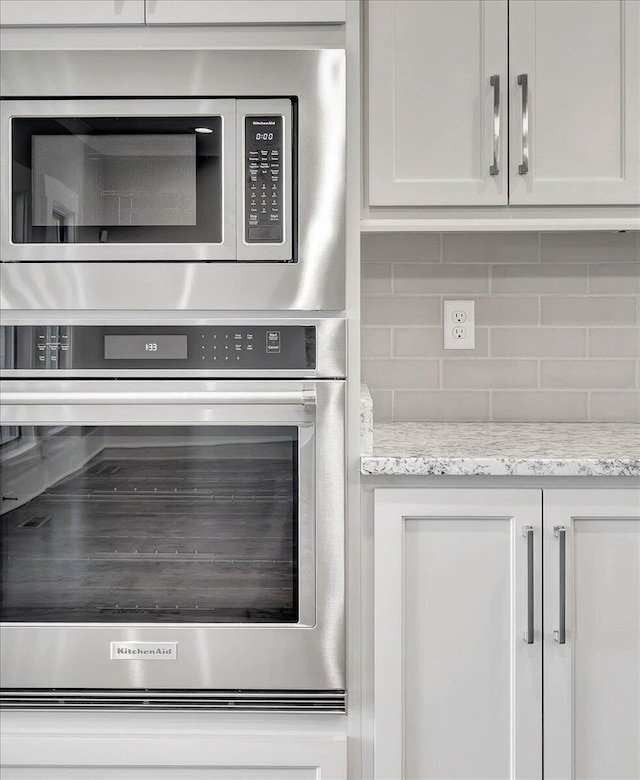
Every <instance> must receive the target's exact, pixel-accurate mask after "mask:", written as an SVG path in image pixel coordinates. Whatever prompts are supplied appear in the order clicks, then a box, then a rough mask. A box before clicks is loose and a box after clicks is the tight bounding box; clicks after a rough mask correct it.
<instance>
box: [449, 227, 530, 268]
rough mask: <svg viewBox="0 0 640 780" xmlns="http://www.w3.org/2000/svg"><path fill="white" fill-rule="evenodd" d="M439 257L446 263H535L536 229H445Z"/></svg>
mask: <svg viewBox="0 0 640 780" xmlns="http://www.w3.org/2000/svg"><path fill="white" fill-rule="evenodd" d="M442 259H443V260H444V262H446V263H535V262H537V261H538V259H539V257H538V234H537V233H445V234H444V235H443V240H442Z"/></svg>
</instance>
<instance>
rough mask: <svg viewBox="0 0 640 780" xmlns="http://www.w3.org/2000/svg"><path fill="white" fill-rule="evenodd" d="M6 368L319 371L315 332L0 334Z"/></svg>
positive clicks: (238, 328)
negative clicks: (317, 368) (317, 367)
mask: <svg viewBox="0 0 640 780" xmlns="http://www.w3.org/2000/svg"><path fill="white" fill-rule="evenodd" d="M0 366H1V367H2V368H3V369H21V368H22V369H41V370H42V369H46V370H56V369H67V370H68V369H82V370H84V369H142V370H144V371H150V372H152V371H153V370H154V369H193V370H203V369H205V370H206V369H208V370H214V371H228V372H229V373H232V372H233V371H237V370H241V371H247V370H249V371H251V370H254V371H264V370H269V369H273V370H279V371H282V370H311V371H313V370H315V368H316V328H315V326H314V325H277V326H269V325H210V326H202V327H200V326H186V327H185V326H176V327H171V326H167V325H164V326H154V325H145V326H131V327H126V326H109V325H104V326H103V325H98V326H95V325H89V326H85V325H47V326H37V325H29V326H22V325H18V326H9V325H4V326H2V327H1V328H0Z"/></svg>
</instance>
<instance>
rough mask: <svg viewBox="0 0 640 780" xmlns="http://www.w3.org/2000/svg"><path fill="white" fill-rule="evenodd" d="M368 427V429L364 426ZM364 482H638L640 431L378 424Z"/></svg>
mask: <svg viewBox="0 0 640 780" xmlns="http://www.w3.org/2000/svg"><path fill="white" fill-rule="evenodd" d="M363 423H364V424H367V423H368V420H367V423H365V421H364V420H363ZM361 471H362V474H376V475H379V474H390V475H391V474H397V475H408V474H409V475H443V474H450V475H457V476H474V475H491V476H554V475H555V476H571V477H574V476H588V477H592V476H629V477H639V476H640V425H630V424H626V423H624V424H623V423H435V422H433V423H429V422H426V423H378V424H376V425H374V426H373V452H372V453H369V454H367V453H366V452H363V454H362V458H361Z"/></svg>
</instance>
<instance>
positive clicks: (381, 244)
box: [361, 233, 441, 263]
mask: <svg viewBox="0 0 640 780" xmlns="http://www.w3.org/2000/svg"><path fill="white" fill-rule="evenodd" d="M361 243H362V262H363V263H389V262H392V263H416V262H418V263H420V262H426V263H439V262H440V243H441V239H440V234H439V233H363V235H362V242H361Z"/></svg>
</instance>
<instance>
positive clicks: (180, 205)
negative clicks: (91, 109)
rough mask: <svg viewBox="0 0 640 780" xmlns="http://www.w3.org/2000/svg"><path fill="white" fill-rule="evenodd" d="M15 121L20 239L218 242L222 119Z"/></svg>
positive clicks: (15, 224) (15, 191)
mask: <svg viewBox="0 0 640 780" xmlns="http://www.w3.org/2000/svg"><path fill="white" fill-rule="evenodd" d="M203 121H204V124H206V126H207V127H208V129H209V130H211V132H209V133H203V132H202V129H203V127H202V125H203ZM12 128H13V133H12V141H13V241H14V243H109V242H112V243H177V242H179V243H183V242H185V243H193V242H196V243H199V242H202V243H220V242H221V240H222V157H221V154H222V143H221V142H222V121H221V119H220V117H208V118H206V119H204V120H203V117H167V118H161V119H155V120H154V119H150V118H140V117H133V118H122V119H114V118H101V117H90V118H65V119H63V118H60V119H14V120H13V122H12ZM196 128H197V130H196Z"/></svg>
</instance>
